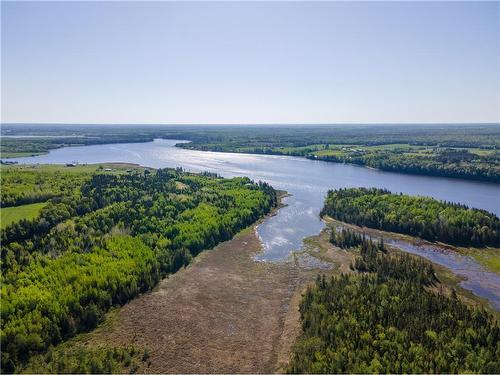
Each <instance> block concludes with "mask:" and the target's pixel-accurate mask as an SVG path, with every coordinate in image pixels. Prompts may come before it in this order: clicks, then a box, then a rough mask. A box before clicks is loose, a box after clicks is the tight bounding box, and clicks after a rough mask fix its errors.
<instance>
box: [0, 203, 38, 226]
mask: <svg viewBox="0 0 500 375" xmlns="http://www.w3.org/2000/svg"><path fill="white" fill-rule="evenodd" d="M45 205H46V203H45V202H42V203H33V204H24V205H22V206H17V207H4V208H1V209H0V217H1V219H0V221H1V228H2V229H3V228H6V227H7V226H8V225H10V224H12V223H16V222H18V221H19V220H22V219H27V220H31V219H34V218H35V217H37V216H38V214H39V212H40V210H41V209H42V208H43V207H45Z"/></svg>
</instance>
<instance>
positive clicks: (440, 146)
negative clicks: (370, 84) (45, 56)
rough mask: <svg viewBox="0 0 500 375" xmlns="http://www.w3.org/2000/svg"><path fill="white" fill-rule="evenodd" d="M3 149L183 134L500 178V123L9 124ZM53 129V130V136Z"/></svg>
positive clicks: (394, 167)
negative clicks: (282, 124) (305, 124)
mask: <svg viewBox="0 0 500 375" xmlns="http://www.w3.org/2000/svg"><path fill="white" fill-rule="evenodd" d="M2 134H3V135H7V136H15V137H22V136H26V135H31V136H33V135H35V136H45V138H5V137H4V138H2V143H1V148H0V149H1V153H2V157H4V158H5V157H15V156H27V155H31V154H38V153H44V152H47V151H49V150H51V149H54V148H58V147H63V146H70V145H92V144H104V143H126V142H149V141H152V140H153V139H155V138H167V139H183V140H188V141H191V142H190V143H181V144H179V145H178V146H179V147H183V148H188V149H196V150H204V151H223V152H244V153H258V154H279V155H293V156H303V157H307V158H310V159H317V160H325V161H332V162H342V163H353V164H359V165H366V166H370V167H373V168H379V169H383V170H388V171H393V172H399V173H411V174H423V175H430V176H446V177H454V178H464V179H473V180H483V181H492V182H497V183H498V182H500V155H499V151H498V149H499V147H500V126H498V125H446V126H429V125H426V126H425V125H415V126H400V125H398V126H395V125H392V126H391V125H377V126H374V125H372V126H368V125H356V126H345V125H344V126H341V125H329V126H326V125H324V126H319V125H314V126H307V127H305V126H302V127H300V126H291V125H288V126H270V125H266V126H182V127H180V126H139V125H138V126H133V127H131V126H128V127H126V126H105V127H102V126H90V125H87V126H84V125H80V126H71V127H68V126H54V125H52V126H50V125H36V126H34V125H15V126H14V125H5V126H3V128H2ZM47 136H49V137H48V138H47Z"/></svg>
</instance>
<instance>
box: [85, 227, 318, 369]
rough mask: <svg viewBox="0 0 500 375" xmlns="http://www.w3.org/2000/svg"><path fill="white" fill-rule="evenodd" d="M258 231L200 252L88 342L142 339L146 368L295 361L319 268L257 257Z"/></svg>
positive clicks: (137, 343) (130, 342)
mask: <svg viewBox="0 0 500 375" xmlns="http://www.w3.org/2000/svg"><path fill="white" fill-rule="evenodd" d="M260 248H261V247H260V242H259V240H258V238H257V236H256V234H255V232H254V231H253V230H247V231H244V232H242V233H240V234H239V235H237V236H236V237H235V238H234V239H232V240H231V241H227V242H225V243H222V244H220V245H219V246H217V247H216V248H214V249H213V250H210V251H206V252H204V253H203V254H201V256H199V257H197V259H196V260H195V262H193V263H192V264H191V265H189V266H188V267H187V268H185V269H183V270H181V271H179V272H177V273H176V274H174V275H172V276H170V277H169V278H167V279H165V280H163V281H162V282H160V284H159V285H158V287H157V288H155V290H154V291H152V292H150V293H147V294H144V295H142V296H140V297H138V298H136V299H134V300H132V301H131V302H129V303H128V304H126V305H125V306H123V307H122V308H120V309H118V310H117V311H115V312H114V313H113V314H111V315H110V318H109V319H108V321H106V322H105V323H104V324H102V325H101V326H100V327H98V328H97V329H96V330H95V331H94V332H92V333H90V334H87V335H85V336H83V337H80V340H78V342H79V343H80V344H86V345H92V346H97V345H106V346H121V345H134V347H137V348H139V349H146V348H147V349H148V351H149V354H150V357H149V359H148V360H147V361H145V362H144V363H142V364H141V367H139V369H138V371H139V372H148V373H159V372H169V373H235V372H238V373H269V372H274V371H276V370H277V366H278V364H277V363H278V360H279V361H280V364H281V365H283V363H286V362H287V358H288V356H289V352H290V350H291V346H292V343H293V342H294V341H295V337H296V335H297V334H298V333H299V331H300V325H299V314H298V302H299V300H300V292H301V288H300V286H303V285H304V284H305V283H307V282H308V281H309V280H313V278H314V276H315V275H316V272H314V273H313V272H312V270H308V271H305V272H301V271H300V269H299V268H298V267H297V266H295V265H293V264H292V263H287V264H275V263H267V262H256V261H254V260H253V255H254V254H255V253H256V252H257V251H260Z"/></svg>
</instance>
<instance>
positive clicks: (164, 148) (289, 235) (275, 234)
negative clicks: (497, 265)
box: [9, 139, 500, 310]
mask: <svg viewBox="0 0 500 375" xmlns="http://www.w3.org/2000/svg"><path fill="white" fill-rule="evenodd" d="M180 142H184V141H179V140H163V139H157V140H155V141H153V142H148V143H122V144H106V145H94V146H82V147H65V148H60V149H56V150H53V151H51V152H50V153H48V154H46V155H40V156H34V157H25V158H17V159H9V160H13V161H17V162H19V163H52V164H64V163H70V162H78V163H103V162H127V163H137V164H140V165H143V166H149V167H154V168H160V167H182V168H183V169H185V170H189V171H193V172H200V171H210V172H215V173H217V174H219V175H221V176H223V177H235V176H248V177H250V178H251V179H253V180H255V181H258V180H262V181H266V182H268V183H269V184H271V185H272V186H273V187H275V188H276V189H280V190H286V191H288V192H289V193H290V194H291V195H290V196H289V197H286V198H285V199H284V203H285V204H287V206H286V207H284V208H282V209H281V210H279V212H278V214H277V215H275V216H273V217H270V218H268V219H267V220H265V221H264V222H263V223H262V224H261V225H259V227H258V230H257V232H258V235H259V237H260V239H261V242H262V245H263V248H264V251H263V253H262V255H260V256H259V257H258V260H266V261H282V260H285V259H288V257H289V255H290V253H291V252H292V251H294V250H298V249H300V248H301V244H302V240H303V239H304V238H305V237H308V236H311V235H314V234H317V233H319V231H320V230H321V229H322V228H323V227H324V223H323V222H322V221H321V220H320V219H319V216H318V214H319V212H320V210H321V208H322V206H323V200H324V197H325V195H326V192H327V191H328V190H329V189H337V188H342V187H357V186H366V187H380V188H386V189H389V190H391V191H392V192H402V193H405V194H412V195H423V196H430V197H433V198H437V199H441V200H446V201H451V202H459V203H463V204H466V205H468V206H470V207H476V208H483V209H486V210H488V211H490V212H493V213H495V214H496V215H497V216H499V215H500V199H499V197H500V185H496V184H492V183H485V182H476V181H464V180H457V179H449V178H440V177H426V176H415V175H405V174H398V173H391V172H384V171H379V170H375V169H370V168H365V167H361V166H355V165H348V164H339V163H329V162H323V161H315V160H309V159H305V158H298V157H289V156H274V155H250V154H232V153H220V152H204V151H193V150H185V149H182V148H178V147H175V144H176V143H180ZM409 246H410V245H409V244H405V243H401V244H399V246H398V247H400V248H401V249H402V250H405V251H409V252H413V253H418V254H419V255H421V256H423V257H425V258H428V259H429V260H431V261H433V262H435V263H437V264H441V265H443V266H445V267H448V268H450V269H451V270H452V271H453V272H455V273H456V274H458V275H461V276H463V277H465V278H467V280H466V281H464V282H462V283H461V285H462V286H463V287H464V288H466V289H469V290H471V291H472V292H474V293H475V294H477V295H479V296H481V297H484V298H487V299H488V300H490V302H491V304H492V305H493V306H494V307H495V308H497V309H499V310H500V276H499V275H496V274H494V273H492V272H489V271H487V270H485V269H484V267H483V266H481V265H480V264H478V263H477V262H475V261H474V260H473V259H472V258H470V257H467V256H463V255H459V254H456V253H452V252H446V251H441V250H440V249H436V248H430V247H418V248H417V247H415V246H413V247H409Z"/></svg>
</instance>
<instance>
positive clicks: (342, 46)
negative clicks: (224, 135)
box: [1, 2, 500, 124]
mask: <svg viewBox="0 0 500 375" xmlns="http://www.w3.org/2000/svg"><path fill="white" fill-rule="evenodd" d="M1 60H2V103H1V104H2V122H4V123H5V122H68V123H175V124H182V123H346V122H353V123H365V122H369V123H387V122H391V123H393V122H395V123H400V122H410V123H416V122H500V3H498V2H489V3H479V2H469V3H466V2H457V3H438V2H425V3H416V2H415V3H410V2H407V3H402V2H399V3H395V2H392V3H390V2H387V3H340V2H315V3H313V2H274V3H271V2H246V3H241V2H231V3H229V2H226V3H222V2H221V3H211V2H203V3H195V2H186V3H177V2H151V3H134V2H108V3H105V2H94V3H90V2H81V3H75V2H73V3H72V2H59V3H58V2H53V3H29V2H2V59H1Z"/></svg>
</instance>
